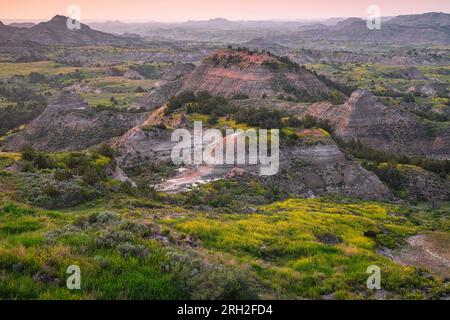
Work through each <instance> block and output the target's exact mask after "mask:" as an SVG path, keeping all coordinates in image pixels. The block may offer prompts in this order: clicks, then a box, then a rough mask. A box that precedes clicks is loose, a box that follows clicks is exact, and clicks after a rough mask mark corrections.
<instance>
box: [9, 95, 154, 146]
mask: <svg viewBox="0 0 450 320" xmlns="http://www.w3.org/2000/svg"><path fill="white" fill-rule="evenodd" d="M145 117H146V115H145V114H135V113H121V112H115V111H101V112H96V111H95V110H93V109H92V108H91V107H89V106H88V104H87V103H86V102H84V101H83V99H82V98H81V97H80V96H78V95H76V94H74V93H69V92H63V93H62V94H61V95H59V96H58V97H57V98H56V99H55V100H54V101H53V102H52V103H50V104H49V105H48V107H47V108H46V109H45V110H44V112H43V113H42V114H41V115H40V116H39V117H37V118H36V119H34V120H33V121H32V122H30V123H29V124H27V125H26V127H25V129H24V130H22V131H20V132H17V133H16V134H14V135H12V136H10V137H8V138H7V139H6V141H5V142H4V143H3V145H2V149H3V150H10V151H17V150H20V148H21V146H22V145H25V144H28V145H31V146H33V148H34V149H36V150H43V151H61V150H83V149H85V148H88V147H91V146H93V145H96V144H99V143H102V142H105V141H107V140H109V139H111V138H113V137H116V136H120V135H122V134H124V132H126V131H127V130H129V129H130V128H132V127H133V126H135V125H136V124H138V123H140V122H142V121H143V120H144V119H145Z"/></svg>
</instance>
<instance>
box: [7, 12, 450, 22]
mask: <svg viewBox="0 0 450 320" xmlns="http://www.w3.org/2000/svg"><path fill="white" fill-rule="evenodd" d="M426 13H444V14H450V13H449V12H444V11H427V12H422V13H401V14H397V15H386V16H381V18H392V17H397V16H405V15H422V14H426ZM58 15H63V16H67V15H64V14H55V15H53V16H52V17H50V18H21V19H14V18H0V21H2V22H6V23H39V22H46V21H49V20H51V19H52V18H54V17H55V16H58ZM349 18H360V19H365V18H367V17H365V16H362V17H361V16H359V17H358V16H341V17H339V16H331V17H322V18H297V19H286V18H271V19H248V20H246V19H237V20H233V19H228V18H224V17H211V18H209V19H203V20H202V19H199V20H196V19H187V20H146V19H120V18H110V19H81V22H83V23H93V22H99V23H101V22H122V23H187V22H208V21H212V20H219V19H220V20H226V21H229V22H314V21H325V20H332V19H349Z"/></svg>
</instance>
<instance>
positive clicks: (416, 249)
mask: <svg viewBox="0 0 450 320" xmlns="http://www.w3.org/2000/svg"><path fill="white" fill-rule="evenodd" d="M407 243H408V244H407V246H405V247H404V248H402V249H401V250H400V251H399V252H397V253H396V254H394V255H393V259H394V261H395V262H397V263H400V264H402V265H412V266H416V267H423V268H427V269H429V270H431V271H433V272H436V273H439V274H442V275H443V276H445V277H450V234H449V233H444V232H429V233H424V234H419V235H415V236H412V237H410V238H408V239H407Z"/></svg>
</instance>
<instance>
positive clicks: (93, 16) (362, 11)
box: [0, 0, 450, 21]
mask: <svg viewBox="0 0 450 320" xmlns="http://www.w3.org/2000/svg"><path fill="white" fill-rule="evenodd" d="M70 5H77V6H78V7H80V9H81V20H123V21H132V20H136V21H186V20H207V19H211V18H218V17H220V18H226V19H229V20H297V19H300V20H305V19H321V18H330V17H366V16H367V13H366V10H367V7H368V6H370V5H377V6H379V7H380V9H381V15H382V16H393V15H399V14H410V13H424V12H430V11H437V12H446V13H450V0H38V1H36V0H0V20H10V19H25V20H36V19H39V20H48V19H50V18H51V17H53V16H54V15H56V14H62V15H68V12H67V8H68V7H69V6H70Z"/></svg>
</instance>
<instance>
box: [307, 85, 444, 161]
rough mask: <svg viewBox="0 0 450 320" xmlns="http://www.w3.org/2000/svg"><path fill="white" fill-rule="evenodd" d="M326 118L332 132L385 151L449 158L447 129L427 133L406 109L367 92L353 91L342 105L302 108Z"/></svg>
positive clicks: (328, 104)
mask: <svg viewBox="0 0 450 320" xmlns="http://www.w3.org/2000/svg"><path fill="white" fill-rule="evenodd" d="M302 114H303V115H311V116H313V117H315V118H318V119H324V120H328V121H330V123H331V124H332V125H333V126H334V128H335V134H336V135H337V136H338V137H340V138H342V139H344V140H346V141H348V140H351V139H355V140H359V141H361V142H363V143H365V144H367V145H369V146H371V147H373V148H375V149H378V150H384V151H386V152H389V153H401V154H406V155H421V156H427V157H430V158H437V159H449V158H450V139H448V135H449V133H448V132H441V133H439V134H437V135H430V134H429V133H428V127H427V126H425V125H424V124H423V123H422V122H420V121H419V119H418V118H417V117H416V116H414V115H413V114H412V113H410V112H409V111H407V110H404V109H401V108H397V107H392V106H386V105H383V104H382V103H381V102H379V101H378V99H377V98H376V97H374V96H373V95H372V94H371V93H369V92H367V91H364V90H357V91H355V92H354V93H353V94H352V95H351V97H350V98H349V99H348V100H347V102H346V103H345V104H343V105H333V104H331V103H327V102H326V103H316V104H313V105H311V106H310V107H308V108H305V109H304V111H303V112H302Z"/></svg>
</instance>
